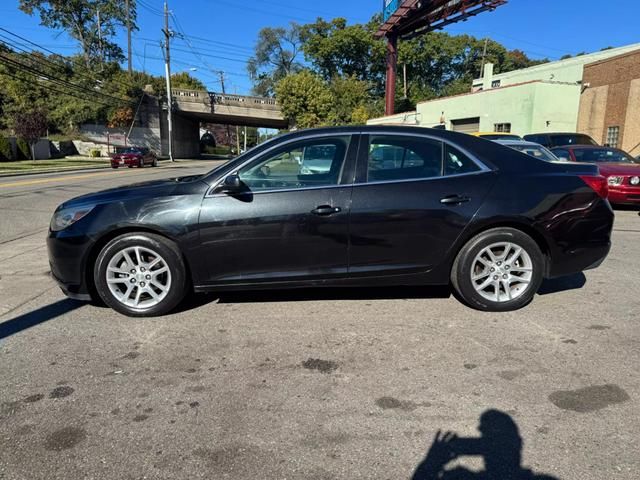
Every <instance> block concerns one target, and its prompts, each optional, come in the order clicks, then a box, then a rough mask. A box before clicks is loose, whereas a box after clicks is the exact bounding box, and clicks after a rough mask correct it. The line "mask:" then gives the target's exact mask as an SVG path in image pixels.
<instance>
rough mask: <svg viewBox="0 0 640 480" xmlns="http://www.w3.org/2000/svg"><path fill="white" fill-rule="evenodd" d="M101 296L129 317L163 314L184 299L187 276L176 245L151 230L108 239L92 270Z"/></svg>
mask: <svg viewBox="0 0 640 480" xmlns="http://www.w3.org/2000/svg"><path fill="white" fill-rule="evenodd" d="M94 281H95V285H96V290H97V291H98V294H99V295H100V298H102V300H103V301H104V303H106V304H107V305H108V306H110V307H111V308H113V309H114V310H116V311H118V312H120V313H122V314H124V315H128V316H132V317H152V316H157V315H164V314H165V313H168V312H170V311H171V310H173V309H174V308H175V307H176V306H177V305H178V304H179V303H180V302H181V301H182V299H183V298H184V295H185V293H186V290H187V285H188V279H187V277H186V268H185V264H184V260H183V258H182V255H181V254H180V251H179V249H178V247H177V246H176V245H175V244H174V243H173V242H171V241H170V240H168V239H166V238H164V237H161V236H159V235H154V234H150V233H129V234H125V235H121V236H119V237H116V238H114V239H113V240H111V241H110V242H109V243H108V244H107V245H106V246H105V247H104V248H103V249H102V251H101V252H100V254H99V255H98V258H97V260H96V267H95V269H94Z"/></svg>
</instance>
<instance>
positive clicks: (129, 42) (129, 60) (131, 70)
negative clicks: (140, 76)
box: [125, 0, 133, 75]
mask: <svg viewBox="0 0 640 480" xmlns="http://www.w3.org/2000/svg"><path fill="white" fill-rule="evenodd" d="M125 8H126V9H127V57H128V62H129V64H128V67H129V75H131V74H132V73H133V65H132V63H131V10H130V9H129V0H125Z"/></svg>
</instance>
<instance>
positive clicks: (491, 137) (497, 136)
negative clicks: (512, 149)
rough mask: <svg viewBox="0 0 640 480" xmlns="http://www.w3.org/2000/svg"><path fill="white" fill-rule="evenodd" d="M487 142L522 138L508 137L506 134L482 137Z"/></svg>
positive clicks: (519, 138)
mask: <svg viewBox="0 0 640 480" xmlns="http://www.w3.org/2000/svg"><path fill="white" fill-rule="evenodd" d="M481 137H482V138H484V139H485V140H522V137H520V136H518V135H506V134H504V133H497V134H495V135H491V134H489V135H481Z"/></svg>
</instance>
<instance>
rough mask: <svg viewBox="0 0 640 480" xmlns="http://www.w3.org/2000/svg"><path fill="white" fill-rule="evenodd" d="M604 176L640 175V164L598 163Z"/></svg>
mask: <svg viewBox="0 0 640 480" xmlns="http://www.w3.org/2000/svg"><path fill="white" fill-rule="evenodd" d="M597 165H598V168H599V169H600V173H601V174H602V175H640V163H598V164H597Z"/></svg>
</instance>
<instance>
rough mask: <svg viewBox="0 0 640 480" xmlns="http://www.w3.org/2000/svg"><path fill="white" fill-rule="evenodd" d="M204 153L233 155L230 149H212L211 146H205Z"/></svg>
mask: <svg viewBox="0 0 640 480" xmlns="http://www.w3.org/2000/svg"><path fill="white" fill-rule="evenodd" d="M203 153H207V154H209V155H229V154H231V148H230V147H212V146H210V145H205V147H204V151H203Z"/></svg>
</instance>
